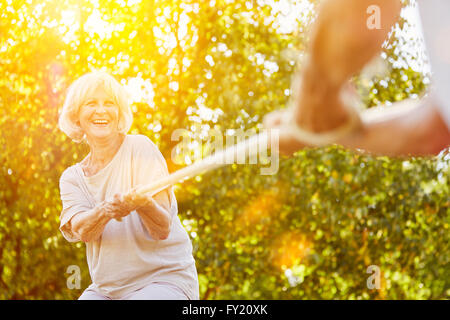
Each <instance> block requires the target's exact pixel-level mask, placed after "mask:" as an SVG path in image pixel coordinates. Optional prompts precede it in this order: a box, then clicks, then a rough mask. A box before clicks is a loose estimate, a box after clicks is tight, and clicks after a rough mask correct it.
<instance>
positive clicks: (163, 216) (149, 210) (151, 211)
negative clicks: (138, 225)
mask: <svg viewBox="0 0 450 320" xmlns="http://www.w3.org/2000/svg"><path fill="white" fill-rule="evenodd" d="M136 212H137V213H138V214H139V216H140V217H141V219H142V223H143V224H144V226H145V228H146V229H147V231H148V233H149V234H150V235H151V236H152V237H153V238H155V239H157V240H164V239H167V237H168V236H169V233H170V228H171V224H172V219H171V216H170V212H169V210H168V209H166V208H164V207H163V206H161V205H160V204H158V202H156V201H154V200H153V201H152V202H151V203H150V204H149V205H147V206H144V207H141V208H138V209H136Z"/></svg>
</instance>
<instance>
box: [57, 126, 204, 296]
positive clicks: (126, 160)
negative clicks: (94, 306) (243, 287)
mask: <svg viewBox="0 0 450 320" xmlns="http://www.w3.org/2000/svg"><path fill="white" fill-rule="evenodd" d="M166 175H168V170H167V165H166V162H165V160H164V158H163V156H162V154H161V153H160V151H159V150H158V148H157V147H156V145H155V144H154V143H153V142H152V141H151V140H150V139H149V138H148V137H146V136H144V135H127V136H126V137H125V139H124V141H123V143H122V145H121V146H120V148H119V150H118V151H117V153H116V154H115V156H114V157H113V159H112V160H111V162H109V163H108V165H107V166H106V167H104V168H103V169H101V170H100V171H99V172H97V173H96V174H95V175H93V176H90V177H86V176H85V175H84V173H83V170H82V168H81V166H80V164H79V163H77V164H75V165H73V166H71V167H69V168H67V169H66V170H65V171H64V172H63V174H62V175H61V178H60V192H61V200H62V203H63V210H62V212H61V217H60V218H61V225H60V230H61V232H62V234H63V236H64V237H65V238H66V239H67V240H68V241H70V242H75V241H79V239H77V238H76V237H75V236H74V235H73V234H72V232H71V230H70V228H68V225H67V223H68V222H69V221H70V219H71V218H72V217H73V216H74V215H75V214H77V213H80V212H83V211H86V210H90V209H92V208H94V207H95V206H96V204H98V203H99V202H101V201H104V200H105V199H112V197H113V196H114V194H115V193H124V192H127V191H129V190H130V189H131V188H132V187H135V186H137V185H144V184H148V183H149V182H150V181H152V180H156V179H159V178H161V177H163V176H166ZM166 192H167V193H168V196H169V198H170V208H171V209H170V212H171V214H172V217H173V219H172V227H171V232H170V234H169V237H168V238H167V239H165V240H155V239H153V238H152V237H151V236H150V235H149V233H148V231H147V230H146V228H145V227H144V225H143V223H142V220H141V218H140V216H139V214H138V213H137V212H136V211H132V212H131V213H130V214H129V215H128V216H126V217H125V218H123V220H122V221H121V222H118V221H116V220H114V219H113V220H111V221H109V222H108V224H107V225H106V226H105V229H104V231H103V233H102V236H101V237H100V239H99V240H97V241H92V242H87V243H86V254H87V262H88V266H89V272H90V275H91V279H92V284H91V285H90V288H92V289H94V290H97V291H98V292H99V293H101V294H103V295H105V296H108V297H111V298H121V297H123V296H125V295H127V294H129V293H131V292H133V291H135V290H138V289H140V288H142V287H144V286H146V285H147V284H149V283H151V282H168V283H171V284H174V285H176V286H178V287H179V288H180V289H181V290H183V292H184V293H185V294H186V295H187V296H188V298H189V299H199V287H198V278H197V270H196V268H195V261H194V258H193V256H192V244H191V241H190V239H189V236H188V234H187V233H186V231H185V230H184V228H183V226H182V225H181V222H180V219H179V217H178V215H177V213H178V208H177V202H176V199H175V195H174V193H173V190H172V189H170V190H168V191H166Z"/></svg>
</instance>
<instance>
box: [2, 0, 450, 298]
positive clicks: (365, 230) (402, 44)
mask: <svg viewBox="0 0 450 320" xmlns="http://www.w3.org/2000/svg"><path fill="white" fill-rule="evenodd" d="M405 5H407V3H405ZM316 9H317V2H316V1H307V0H304V1H263V0H261V1H260V0H258V1H240V0H236V1H234V0H227V1H225V0H217V1H214V0H212V1H181V0H177V1H175V0H165V1H157V0H148V1H147V0H142V1H140V0H128V1H127V0H116V1H103V0H97V1H86V0H79V1H75V0H58V1H56V0H41V1H34V0H27V1H25V0H14V1H11V0H0V16H1V19H0V75H1V77H0V148H1V152H0V299H76V298H77V297H78V296H79V295H80V294H81V292H82V290H83V289H84V288H86V287H87V286H88V285H89V284H90V277H89V273H88V269H87V264H86V257H85V245H84V244H83V243H76V244H72V243H68V242H67V241H66V240H64V239H63V237H62V235H61V234H60V232H59V230H58V227H59V214H60V211H61V200H60V197H59V185H58V183H59V177H60V175H61V173H62V172H63V171H64V169H65V168H67V167H68V166H70V165H72V164H74V163H76V162H79V161H81V160H82V159H83V158H84V157H85V156H86V155H87V153H88V147H87V145H84V144H80V145H78V144H75V143H73V142H72V141H71V140H70V139H68V138H67V137H66V136H65V135H64V134H63V133H62V132H61V131H59V129H58V127H57V120H58V114H59V112H60V111H61V107H62V103H63V101H64V97H65V91H66V89H67V87H68V85H70V84H71V83H72V81H73V80H75V79H76V78H77V77H79V76H81V75H82V74H84V73H86V72H88V71H90V70H93V69H95V68H105V70H107V71H109V72H110V73H112V74H113V75H114V76H115V77H116V78H117V79H118V80H119V81H121V83H123V84H124V85H125V86H126V87H127V89H128V90H129V91H130V92H131V96H132V99H133V112H134V123H133V127H132V129H131V131H130V133H131V134H138V133H139V134H144V135H146V136H148V137H150V138H151V139H152V140H153V141H154V142H155V143H156V144H157V145H158V146H159V148H160V150H161V152H162V153H163V154H164V156H165V158H166V159H167V162H168V165H169V168H170V170H171V171H173V170H176V169H177V168H179V167H181V166H180V165H177V164H175V163H173V162H172V161H171V152H172V150H173V149H174V147H175V145H176V144H177V143H178V142H177V141H172V140H171V135H172V132H173V131H174V130H175V129H178V128H186V129H189V130H190V132H191V134H192V136H193V137H197V138H198V137H202V135H203V136H205V135H207V133H208V131H209V130H211V129H214V128H215V129H218V130H221V131H223V132H225V130H226V129H231V128H234V129H237V128H241V129H244V130H247V129H253V128H256V129H259V128H261V124H260V123H261V120H262V117H263V116H264V115H265V114H266V113H268V112H270V111H272V110H274V109H279V108H284V107H285V106H286V104H287V102H288V100H289V96H290V94H291V93H290V90H289V88H290V82H291V77H292V74H293V72H294V70H295V68H296V67H297V66H298V64H297V61H296V60H297V57H299V56H300V55H301V53H302V52H304V50H305V46H306V45H307V33H306V30H307V29H308V26H310V25H311V22H312V21H313V19H314V17H315V14H316ZM343 10H345V8H343ZM412 27H413V26H412V25H411V23H410V22H409V21H408V19H407V17H406V18H404V19H402V21H399V24H398V25H397V26H396V28H395V31H394V32H392V34H391V35H390V38H389V40H388V41H387V42H386V44H385V49H384V50H383V53H382V54H381V56H380V58H379V59H378V60H377V62H376V63H374V64H372V67H371V68H368V69H367V70H365V71H364V72H362V73H361V75H359V76H357V77H355V79H354V80H353V82H354V84H355V85H356V86H357V88H358V90H359V92H360V94H361V96H362V97H363V99H364V103H365V105H366V107H376V106H377V105H380V104H382V103H388V104H389V103H392V102H394V101H400V100H403V99H405V98H413V99H416V98H418V97H420V96H421V95H423V94H424V93H425V89H426V87H427V85H428V84H429V82H430V79H429V75H428V73H427V69H426V63H424V61H423V57H422V56H421V54H420V50H419V49H417V48H420V41H418V39H415V38H414V37H413V36H411V35H412V34H413V33H411V32H408V30H412V29H411V28H412ZM414 49H417V52H415V51H414ZM411 50H413V51H411ZM411 52H413V53H411ZM414 52H415V53H414ZM424 66H425V67H424ZM299 67H300V68H301V65H299ZM392 139H396V137H392ZM192 160H193V159H190V158H187V159H186V163H189V162H190V161H192ZM260 169H261V167H259V166H256V165H233V166H228V167H225V168H223V169H220V170H216V171H213V172H209V173H207V174H205V175H203V176H199V177H197V178H195V179H192V180H190V181H187V182H186V183H183V184H180V185H177V186H176V196H177V199H178V204H179V216H180V218H181V220H182V222H183V224H184V226H185V228H186V230H187V231H188V233H189V235H190V236H191V239H192V243H193V247H194V257H195V259H196V264H197V269H198V273H199V280H200V295H201V298H202V299H448V298H449V297H450V289H449V287H450V286H449V279H450V267H449V260H450V258H449V243H450V241H449V240H450V239H449V223H450V220H449V217H450V215H449V214H450V208H449V207H450V197H449V195H450V190H449V184H450V183H449V177H450V154H449V153H448V151H443V152H442V153H441V154H440V155H439V156H437V157H435V158H430V159H390V158H387V157H372V156H368V155H361V154H357V153H354V152H349V151H346V150H344V149H342V148H339V147H329V148H320V149H307V150H304V151H301V152H298V153H297V154H296V156H295V157H293V158H290V159H282V160H281V162H280V169H279V171H278V173H277V174H276V175H270V176H263V175H261V174H260ZM70 265H78V266H79V267H80V268H81V270H82V278H81V288H80V289H72V290H71V289H69V288H68V287H67V282H66V281H67V278H68V277H69V274H68V273H66V271H67V268H68V267H69V266H70ZM370 265H376V266H378V267H379V268H380V271H381V278H380V279H381V283H380V284H381V287H380V289H378V290H371V289H369V288H368V287H367V279H368V278H369V276H371V274H368V273H367V268H368V267H369V266H370Z"/></svg>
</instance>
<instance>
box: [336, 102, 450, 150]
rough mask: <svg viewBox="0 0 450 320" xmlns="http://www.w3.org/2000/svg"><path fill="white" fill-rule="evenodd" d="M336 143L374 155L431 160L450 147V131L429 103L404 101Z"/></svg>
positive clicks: (370, 119)
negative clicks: (426, 157)
mask: <svg viewBox="0 0 450 320" xmlns="http://www.w3.org/2000/svg"><path fill="white" fill-rule="evenodd" d="M337 143H339V144H341V145H343V146H344V147H347V148H350V149H362V150H364V151H366V152H369V153H373V154H376V155H387V156H400V157H401V156H430V155H436V154H438V153H439V152H440V151H441V150H443V149H445V148H446V147H448V146H449V145H450V131H449V129H448V128H447V125H446V123H445V122H444V120H443V119H442V117H441V114H440V113H439V111H438V109H437V107H436V106H435V104H434V103H433V101H432V100H429V99H426V100H423V101H420V102H416V101H414V102H413V101H405V102H400V103H396V104H394V105H393V106H391V107H389V108H387V109H386V110H383V111H382V112H381V113H380V116H379V117H367V119H366V120H365V119H363V126H362V129H361V130H360V131H358V132H357V133H355V134H353V135H350V136H348V137H346V138H344V139H342V140H341V141H338V142H337Z"/></svg>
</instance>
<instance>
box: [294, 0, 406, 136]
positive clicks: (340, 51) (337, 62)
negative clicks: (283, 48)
mask: <svg viewBox="0 0 450 320" xmlns="http://www.w3.org/2000/svg"><path fill="white" fill-rule="evenodd" d="M370 7H371V8H378V9H379V10H378V12H379V14H380V15H379V17H378V18H379V19H380V28H379V29H378V28H373V27H372V26H370V24H368V22H370V19H371V14H376V13H374V12H372V11H370V10H369V11H368V9H369V8H370ZM400 10H401V3H400V1H399V0H325V1H323V2H322V3H321V5H320V7H319V10H318V16H317V20H316V22H315V23H314V25H313V27H312V31H311V41H310V43H309V46H308V49H307V51H306V57H307V58H306V60H305V61H304V63H303V64H302V65H301V70H300V75H299V78H300V81H299V82H298V84H296V85H297V87H293V88H292V90H293V95H294V96H295V97H296V99H295V101H294V110H293V113H294V114H293V116H294V117H295V120H296V122H297V124H298V125H299V126H300V127H301V128H302V129H304V130H308V131H311V132H324V131H331V130H332V129H336V128H338V127H340V126H342V125H344V124H345V123H347V121H349V113H348V110H347V106H345V105H344V104H343V103H342V101H340V99H339V92H340V90H341V89H342V88H343V87H344V86H345V85H347V83H348V80H349V79H350V78H351V77H352V76H353V75H354V74H356V73H357V72H359V71H360V70H361V69H362V68H363V67H364V66H365V65H366V64H367V63H368V62H369V61H370V60H371V59H372V58H373V57H375V56H376V54H378V53H379V52H380V51H381V46H382V43H383V42H384V41H385V40H386V38H387V35H388V33H389V31H390V30H391V28H392V26H393V25H394V23H395V22H396V21H397V20H398V17H399V15H400Z"/></svg>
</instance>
